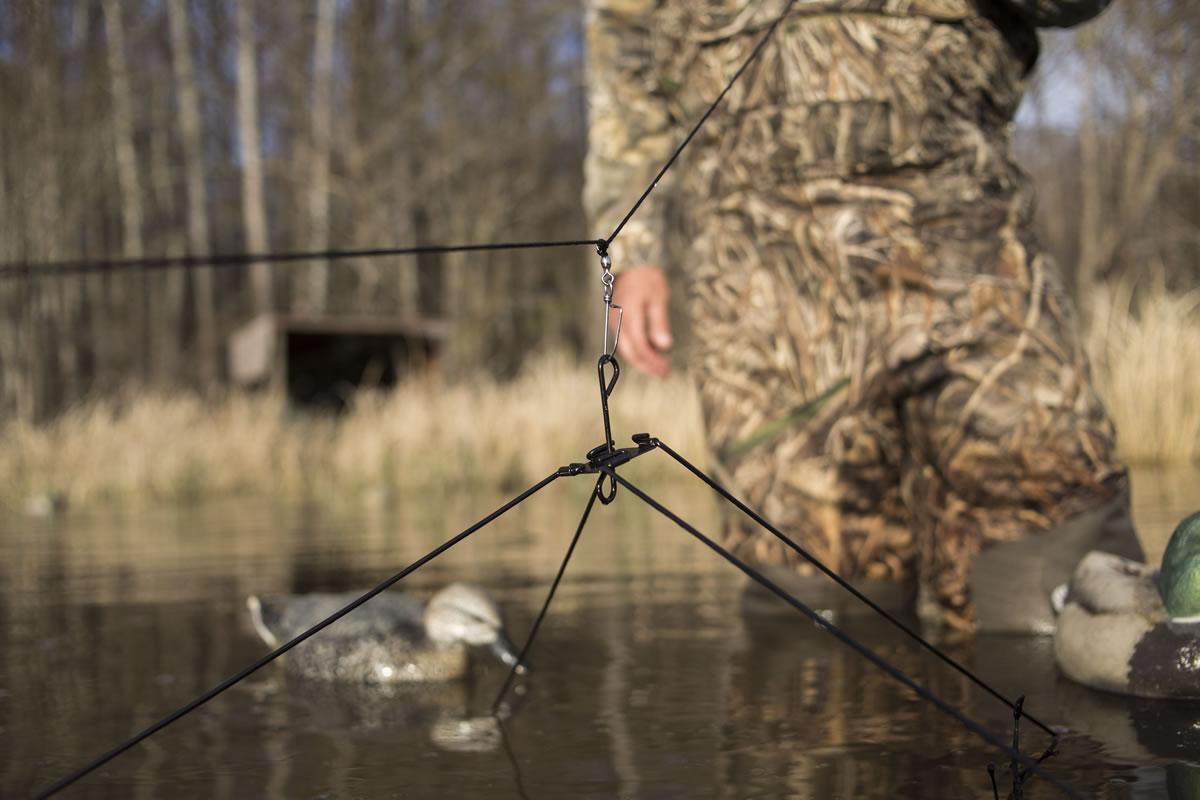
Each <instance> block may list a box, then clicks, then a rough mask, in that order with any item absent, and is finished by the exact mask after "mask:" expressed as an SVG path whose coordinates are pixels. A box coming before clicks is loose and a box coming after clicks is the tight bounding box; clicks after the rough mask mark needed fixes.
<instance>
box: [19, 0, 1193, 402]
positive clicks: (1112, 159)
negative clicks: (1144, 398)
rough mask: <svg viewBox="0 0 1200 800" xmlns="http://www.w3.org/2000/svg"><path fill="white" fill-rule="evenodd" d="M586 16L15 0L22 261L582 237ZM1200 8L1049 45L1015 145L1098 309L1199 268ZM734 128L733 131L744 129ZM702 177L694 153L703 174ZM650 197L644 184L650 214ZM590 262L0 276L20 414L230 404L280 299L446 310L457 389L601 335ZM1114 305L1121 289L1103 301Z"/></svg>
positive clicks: (381, 262)
mask: <svg viewBox="0 0 1200 800" xmlns="http://www.w3.org/2000/svg"><path fill="white" fill-rule="evenodd" d="M582 6H583V3H582V0H487V2H479V1H477V0H354V1H353V2H337V0H310V1H309V2H305V3H287V4H275V3H265V2H254V1H253V0H242V1H241V2H238V3H232V2H228V1H227V0H14V1H13V2H9V3H5V4H3V5H0V109H3V110H2V112H0V261H3V262H16V261H32V262H40V261H50V260H56V259H66V258H96V257H138V256H155V255H184V254H190V255H195V256H202V255H204V254H206V253H228V252H242V251H250V252H261V251H266V250H310V249H311V250H321V249H324V248H326V247H335V248H349V247H382V246H391V245H420V244H429V243H439V242H484V241H491V240H499V239H522V238H528V239H550V238H585V237H590V236H595V235H597V233H598V232H597V231H593V230H589V228H588V226H587V225H586V223H585V220H584V218H583V213H582V210H581V207H580V200H579V198H580V191H581V183H582V177H581V166H580V165H581V160H582V156H583V153H584V149H585V147H586V134H587V131H586V114H585V106H584V96H583V91H582V81H583V75H582V26H583V17H582V14H583V11H582ZM1198 28H1200V8H1198V7H1197V6H1196V4H1194V3H1190V2H1186V1H1185V0H1161V1H1156V2H1153V3H1136V4H1135V3H1132V2H1118V3H1116V4H1115V5H1114V7H1113V8H1112V9H1111V10H1110V11H1109V12H1108V13H1106V14H1105V15H1104V16H1103V17H1102V18H1101V19H1100V20H1099V21H1098V22H1097V23H1095V24H1094V25H1090V26H1087V27H1085V28H1083V29H1081V30H1079V31H1078V32H1073V33H1070V34H1063V35H1057V36H1054V37H1052V38H1050V39H1049V40H1048V41H1047V43H1046V48H1045V53H1044V58H1043V63H1042V77H1041V78H1040V79H1039V82H1038V83H1037V84H1035V86H1034V87H1033V88H1034V91H1033V93H1032V97H1031V102H1033V103H1035V104H1037V105H1040V107H1042V108H1045V107H1047V106H1055V105H1058V104H1061V103H1062V102H1063V97H1064V96H1066V97H1067V99H1068V100H1069V101H1071V102H1074V104H1075V105H1076V106H1077V112H1076V113H1074V114H1072V115H1069V116H1068V117H1067V119H1066V120H1065V121H1064V120H1063V119H1062V118H1061V117H1058V118H1055V119H1051V120H1049V121H1047V120H1048V117H1047V116H1046V115H1045V114H1038V113H1033V114H1030V115H1029V120H1030V122H1029V123H1028V124H1025V125H1024V126H1023V127H1022V128H1021V129H1020V131H1019V134H1018V144H1019V147H1018V154H1019V157H1020V159H1021V161H1022V163H1023V164H1024V165H1025V167H1026V168H1027V169H1028V170H1029V171H1030V172H1032V173H1033V174H1034V176H1035V177H1036V179H1037V182H1038V184H1039V193H1040V194H1039V196H1040V203H1039V220H1038V222H1039V225H1040V226H1041V229H1042V235H1043V237H1044V239H1045V241H1046V242H1047V244H1048V245H1049V247H1050V248H1051V250H1052V251H1053V252H1054V254H1055V255H1056V257H1057V258H1058V260H1059V261H1060V263H1061V264H1062V265H1063V268H1064V272H1065V273H1066V274H1067V276H1068V280H1069V285H1070V286H1071V287H1072V288H1073V290H1074V292H1075V293H1076V296H1077V299H1078V300H1079V302H1080V306H1081V309H1082V311H1083V314H1082V316H1083V317H1084V319H1085V320H1090V319H1092V317H1093V316H1094V315H1093V314H1092V311H1091V309H1092V305H1093V302H1092V300H1093V298H1094V297H1096V296H1098V295H1097V291H1098V289H1097V287H1098V286H1099V285H1100V284H1104V283H1106V284H1115V283H1118V282H1120V281H1122V280H1125V281H1129V280H1132V281H1133V282H1134V284H1135V289H1134V292H1135V294H1136V292H1137V291H1138V290H1137V289H1136V284H1138V281H1139V280H1140V279H1141V278H1142V277H1144V276H1149V275H1150V274H1151V272H1152V271H1155V270H1157V271H1160V272H1161V273H1162V274H1163V275H1165V276H1166V280H1167V283H1168V285H1169V287H1170V288H1171V290H1172V291H1174V292H1181V291H1187V290H1189V289H1192V288H1193V287H1195V286H1196V284H1197V278H1198V277H1200V267H1198V266H1197V265H1198V263H1200V262H1198V258H1197V256H1198V255H1200V201H1198V200H1197V198H1198V197H1200V150H1198V139H1197V134H1198V133H1200V113H1198V110H1197V104H1196V103H1195V101H1194V98H1195V97H1196V96H1197V95H1198V94H1200V92H1198V89H1200V58H1197V55H1198V53H1197V48H1198V47H1200V45H1197V44H1196V42H1197V34H1200V30H1198ZM714 124H720V119H719V115H718V117H717V118H716V119H714ZM683 168H686V163H684V164H683ZM640 188H641V187H630V196H631V200H632V199H633V197H635V196H636V194H637V192H638V191H639V190H640ZM592 266H594V264H593V263H592V261H591V260H590V254H588V253H587V252H585V251H530V252H516V253H494V254H469V255H448V256H443V257H432V256H431V257H422V258H415V259H399V258H396V259H375V260H361V261H357V262H340V263H339V264H337V265H331V264H326V263H321V262H309V263H303V264H296V265H287V266H275V267H268V266H265V265H257V266H254V267H250V268H237V269H227V270H213V269H205V268H193V269H188V270H172V271H162V272H146V273H123V274H119V275H103V274H97V275H89V276H86V277H69V278H53V279H45V280H3V281H0V314H3V319H2V321H0V417H7V418H14V419H20V420H23V421H26V422H34V421H39V420H46V419H49V418H51V417H53V416H54V415H55V414H56V413H58V412H60V411H61V410H62V409H64V408H66V407H68V406H70V405H71V404H74V403H77V402H79V401H81V400H84V399H87V398H91V397H105V396H112V395H114V394H115V393H118V392H122V391H126V390H128V389H130V388H131V387H132V388H134V389H137V388H149V389H155V390H164V389H170V390H173V389H189V390H200V391H209V390H212V389H214V388H217V387H220V386H221V385H222V384H223V383H224V381H225V379H226V375H225V370H226V364H225V360H224V348H225V344H226V340H227V337H228V336H229V334H230V332H231V331H232V330H234V329H236V328H237V327H238V326H239V325H242V324H244V323H245V322H246V321H247V320H249V319H250V318H251V317H252V316H253V315H254V314H255V313H257V312H262V311H271V310H274V311H305V312H312V313H346V312H349V311H353V312H355V313H360V314H377V315H401V316H404V315H407V316H428V317H443V318H446V319H448V320H449V321H450V323H451V326H450V330H451V331H452V334H451V339H450V341H449V342H448V343H447V347H446V352H445V354H444V360H443V372H445V373H446V374H449V375H456V374H457V375H463V374H468V373H472V372H475V371H478V370H483V371H486V372H488V373H490V374H492V375H493V376H499V377H504V376H508V375H511V374H513V373H514V372H515V371H516V370H517V369H518V367H519V366H520V364H521V362H522V359H523V356H524V354H525V353H526V352H528V351H530V350H538V349H547V348H550V347H553V348H559V349H565V350H566V351H568V352H575V353H579V352H582V351H583V350H584V349H585V347H584V346H585V344H587V345H589V346H592V345H594V337H595V331H594V330H593V328H594V326H595V323H596V317H597V314H595V313H593V312H594V311H595V309H594V306H593V304H594V302H595V300H596V292H597V291H598V290H597V285H596V284H595V281H594V276H593V274H592V273H591V272H590V271H589V270H590V268H591V267H592ZM1106 296H1107V295H1106Z"/></svg>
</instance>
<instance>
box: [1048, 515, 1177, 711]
mask: <svg viewBox="0 0 1200 800" xmlns="http://www.w3.org/2000/svg"><path fill="white" fill-rule="evenodd" d="M1052 602H1053V604H1054V606H1055V608H1056V609H1057V610H1058V629H1057V631H1056V633H1055V636H1054V655H1055V660H1056V661H1057V662H1058V666H1059V668H1060V669H1061V670H1062V672H1063V674H1065V675H1066V676H1067V677H1068V678H1070V679H1071V680H1073V681H1076V682H1077V683H1082V684H1084V685H1086V686H1090V687H1092V688H1094V689H1102V690H1105V691H1110V692H1118V693H1120V694H1131V695H1137V696H1139V697H1152V698H1200V513H1196V514H1192V515H1191V516H1189V517H1188V518H1186V519H1185V520H1183V522H1181V523H1179V526H1178V527H1177V528H1176V529H1175V532H1174V533H1173V534H1172V535H1171V540H1170V542H1169V543H1168V544H1167V549H1166V551H1165V552H1164V553H1163V561H1162V566H1161V567H1160V568H1159V569H1157V570H1156V569H1154V568H1153V567H1151V566H1149V565H1147V564H1142V563H1139V562H1136V561H1130V560H1128V559H1125V558H1121V557H1120V556H1114V555H1111V554H1109V553H1101V552H1096V551H1093V552H1091V553H1088V554H1087V555H1086V556H1085V557H1084V559H1083V561H1081V562H1080V563H1079V566H1078V567H1077V568H1076V569H1075V573H1074V575H1073V576H1072V578H1071V581H1070V583H1069V584H1067V585H1066V586H1063V587H1059V588H1058V589H1057V590H1055V593H1054V597H1053V598H1052Z"/></svg>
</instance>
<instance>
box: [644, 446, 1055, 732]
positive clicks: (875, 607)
mask: <svg viewBox="0 0 1200 800" xmlns="http://www.w3.org/2000/svg"><path fill="white" fill-rule="evenodd" d="M658 446H659V449H661V450H662V451H663V452H664V453H666V454H667V455H669V456H670V457H671V458H673V459H675V461H677V462H678V463H679V464H681V465H682V466H683V467H684V468H685V469H687V470H688V471H689V472H691V473H692V474H693V475H695V476H696V477H698V478H699V479H700V480H702V481H704V483H706V484H708V486H709V487H710V488H711V489H712V490H713V491H715V492H716V493H717V494H719V495H720V496H721V497H723V498H724V499H725V500H727V501H728V502H730V503H732V504H733V505H734V506H735V507H736V508H737V509H738V510H739V511H741V512H742V513H743V514H745V515H746V516H748V517H749V518H750V519H752V520H754V521H755V522H757V523H758V524H759V526H760V527H762V528H763V529H764V530H766V531H767V532H768V533H770V534H771V535H772V536H774V537H775V538H776V539H778V540H779V541H781V542H783V543H784V545H786V546H787V547H788V548H789V549H791V550H792V551H793V552H794V553H796V554H797V555H798V556H800V557H801V558H803V559H804V560H805V561H807V562H808V563H810V564H812V565H813V566H814V567H816V568H817V569H819V570H820V571H821V572H823V573H824V574H825V575H826V576H828V577H829V578H830V579H832V580H833V581H834V582H835V583H837V585H838V586H841V587H842V588H843V589H845V590H846V591H847V592H849V593H850V594H852V595H853V596H854V597H856V598H857V599H859V600H861V601H862V602H863V603H865V604H866V605H867V606H868V607H869V608H870V609H871V610H872V611H874V612H875V613H877V614H879V616H881V617H883V618H884V619H886V620H887V621H888V622H890V623H892V625H894V626H896V627H897V628H899V629H900V630H901V631H903V632H904V633H906V634H908V636H910V637H911V638H912V639H913V641H915V642H917V644H919V645H921V647H923V648H925V649H926V650H928V651H929V652H930V653H933V655H935V656H937V657H938V658H939V659H941V660H942V662H943V663H945V664H946V665H948V666H950V667H952V668H953V669H954V670H956V671H957V672H959V673H960V674H961V675H963V676H964V677H966V678H967V679H968V680H970V681H971V682H972V683H974V684H975V685H976V686H978V687H979V688H981V689H983V690H984V691H985V692H987V693H988V694H990V695H991V696H992V697H994V698H996V699H997V700H999V701H1000V702H1002V703H1004V704H1005V705H1006V706H1008V707H1009V708H1010V709H1012V710H1013V711H1014V712H1016V711H1017V710H1018V708H1017V704H1016V703H1015V702H1014V701H1012V700H1009V699H1008V698H1007V697H1005V696H1004V695H1003V694H1001V693H1000V691H999V690H997V689H995V688H993V687H992V685H991V684H989V683H988V682H987V681H985V680H984V679H983V678H980V677H979V676H978V675H976V674H975V673H974V672H972V671H971V670H969V669H967V668H966V667H964V666H963V665H962V664H960V663H959V662H958V661H956V660H955V659H954V658H952V657H950V656H949V655H947V654H946V653H944V652H943V651H942V650H941V649H940V648H939V647H938V646H937V645H935V644H933V643H932V642H930V641H929V640H927V639H925V638H924V637H923V636H921V634H919V633H917V632H916V631H914V630H913V629H912V628H910V627H909V626H908V625H905V624H904V622H903V621H902V620H900V619H898V618H897V617H896V616H895V615H893V614H890V613H888V611H887V610H886V609H884V608H882V607H881V606H880V605H879V604H878V603H876V602H875V601H874V600H872V599H871V598H869V597H867V596H866V595H865V594H863V593H862V592H861V591H859V590H858V589H856V588H855V587H854V585H853V584H852V583H850V582H849V581H847V580H846V579H845V578H843V577H842V576H841V575H839V574H837V573H836V572H834V571H833V570H832V569H831V568H830V567H828V566H827V565H826V564H825V563H824V562H823V561H821V560H820V559H819V558H817V557H816V556H814V555H813V554H812V553H810V552H808V550H807V549H805V548H804V547H802V546H801V545H800V544H798V543H797V542H796V541H795V540H793V539H792V538H791V537H789V536H788V535H787V534H785V533H784V532H783V531H781V530H779V529H778V528H776V527H775V526H774V525H772V524H771V523H770V522H769V521H768V520H767V519H766V518H765V517H763V516H762V515H761V514H759V513H758V512H757V511H755V510H754V509H752V508H750V506H748V505H746V504H745V503H743V502H742V501H741V500H739V499H738V498H737V497H735V496H734V495H733V494H732V493H730V492H729V490H727V489H726V488H725V487H724V486H722V485H721V484H719V483H717V482H716V481H715V480H713V479H712V478H711V477H709V476H708V475H706V474H705V473H704V472H703V471H701V470H700V469H699V468H697V467H696V466H694V465H693V464H692V463H691V462H690V461H688V460H687V459H686V458H684V457H683V456H681V455H679V453H676V452H675V451H674V450H672V449H671V448H670V447H669V446H668V445H667V444H665V443H664V442H662V441H658ZM1019 713H1020V714H1021V716H1023V717H1024V718H1025V719H1027V720H1029V721H1030V722H1032V723H1033V724H1034V725H1037V726H1038V727H1039V728H1041V729H1042V730H1043V731H1045V732H1046V733H1048V734H1049V735H1050V736H1052V737H1055V738H1057V737H1058V734H1057V733H1055V732H1054V730H1053V729H1052V728H1051V727H1050V726H1049V725H1047V724H1046V723H1044V722H1042V721H1041V720H1039V719H1038V718H1037V717H1035V716H1033V715H1032V714H1030V713H1029V712H1028V711H1024V710H1023V709H1022V710H1021V711H1020V712H1019Z"/></svg>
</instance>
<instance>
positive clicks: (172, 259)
mask: <svg viewBox="0 0 1200 800" xmlns="http://www.w3.org/2000/svg"><path fill="white" fill-rule="evenodd" d="M602 242H603V240H602V239H564V240H561V241H543V242H492V243H485V244H435V245H426V246H421V247H374V248H366V249H359V250H314V251H306V252H279V253H275V252H268V253H226V254H217V255H209V256H160V257H151V258H116V259H102V260H95V261H91V260H84V259H80V260H71V261H43V262H36V261H18V262H13V263H9V264H0V279H2V278H29V277H39V278H40V277H58V276H62V275H83V274H88V273H93V272H130V271H137V270H141V271H147V272H149V271H154V270H164V269H181V268H187V267H241V266H248V265H250V264H288V263H294V262H303V261H343V260H346V259H350V258H385V257H388V256H420V255H436V254H442V253H479V252H488V251H494V250H538V249H546V248H552V247H599V246H600V244H601V243H602Z"/></svg>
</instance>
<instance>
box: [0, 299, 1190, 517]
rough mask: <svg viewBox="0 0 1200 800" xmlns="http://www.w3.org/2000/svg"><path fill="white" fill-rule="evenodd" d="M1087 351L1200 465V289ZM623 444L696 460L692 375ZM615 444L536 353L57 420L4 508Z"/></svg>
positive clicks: (1136, 445)
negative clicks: (513, 361) (347, 387)
mask: <svg viewBox="0 0 1200 800" xmlns="http://www.w3.org/2000/svg"><path fill="white" fill-rule="evenodd" d="M1091 308H1092V323H1091V325H1090V327H1089V330H1088V332H1087V336H1086V341H1087V345H1088V350H1089V354H1090V356H1091V359H1092V368H1093V377H1094V379H1095V383H1096V388H1097V391H1098V392H1099V393H1100V395H1101V397H1102V398H1103V399H1104V401H1105V403H1106V405H1107V407H1108V409H1109V412H1110V413H1111V415H1112V417H1113V419H1114V420H1115V422H1116V424H1117V430H1118V433H1119V441H1120V448H1121V453H1122V456H1123V458H1124V459H1126V460H1128V461H1130V462H1133V463H1138V464H1144V463H1188V462H1197V461H1200V369H1197V365H1200V290H1196V291H1191V292H1188V293H1184V294H1172V293H1171V292H1169V291H1168V289H1167V288H1166V286H1165V284H1164V282H1163V281H1162V280H1161V279H1158V280H1153V281H1150V282H1149V284H1148V285H1145V286H1141V287H1135V286H1134V285H1132V284H1130V283H1119V284H1114V285H1112V286H1107V287H1102V288H1098V289H1097V290H1096V292H1095V295H1094V297H1093V301H1092V306H1091ZM612 413H613V424H614V428H615V435H616V436H617V437H618V439H619V441H618V444H627V443H628V436H629V435H630V434H632V433H634V432H636V431H638V430H649V431H651V432H653V433H654V434H656V435H658V436H661V437H662V438H663V439H665V440H667V441H669V442H671V443H672V444H673V445H674V446H675V447H676V448H677V449H679V450H681V451H683V452H686V453H689V454H691V455H693V456H695V457H696V458H697V459H702V456H703V454H704V453H705V452H706V449H705V444H704V437H703V430H702V424H701V419H700V410H699V403H698V400H697V397H696V393H695V391H694V389H693V387H692V386H691V383H690V382H689V381H688V379H687V378H686V377H684V376H678V375H677V376H674V377H672V378H670V379H668V380H666V381H662V382H659V381H653V380H651V379H648V378H644V377H642V376H640V375H637V374H634V372H633V370H627V371H626V373H625V375H624V376H623V377H622V379H621V383H620V386H619V387H618V388H617V391H616V393H615V394H614V396H613V401H612ZM602 438H603V431H602V428H601V425H600V408H599V398H598V395H597V385H596V375H595V371H594V368H593V367H591V365H590V364H588V363H587V362H586V361H584V362H579V361H572V360H569V359H567V358H566V357H563V356H555V355H549V356H542V357H539V358H535V359H532V360H531V362H530V364H529V365H528V367H527V368H526V369H525V370H524V371H523V372H522V373H521V374H520V375H519V376H518V377H517V378H516V379H515V380H513V381H509V382H504V383H501V382H497V381H496V380H494V379H491V378H485V377H480V378H477V379H474V380H467V381H463V382H460V383H456V384H452V385H446V384H442V383H439V382H435V381H430V380H413V381H410V382H408V383H404V384H402V385H400V386H398V387H396V388H395V389H393V390H391V391H388V392H363V393H360V394H359V395H358V396H357V397H356V398H355V400H354V405H353V408H352V409H351V410H350V411H349V412H348V413H346V414H344V415H343V416H341V417H337V418H331V417H324V416H312V415H298V414H294V413H290V412H289V411H288V409H287V408H286V404H285V402H284V400H283V398H282V397H280V396H279V395H277V394H253V395H246V394H237V393H229V394H226V395H224V396H221V397H218V398H215V399H214V398H208V399H203V398H200V397H196V396H192V395H182V394H180V395H163V394H138V395H133V396H130V397H127V398H125V399H122V400H103V401H96V402H92V403H89V404H86V405H83V406H80V407H78V408H75V409H72V410H70V411H68V412H67V413H65V414H63V415H62V416H60V417H59V418H58V419H56V420H55V421H53V422H52V423H50V424H48V425H43V426H32V425H28V424H23V423H17V422H10V423H8V424H7V425H6V426H4V427H3V428H0V504H3V505H6V506H9V507H13V506H14V505H18V504H24V503H26V502H28V500H29V498H31V497H32V498H46V497H53V498H59V497H61V498H63V499H65V500H66V501H67V502H68V503H70V504H72V505H86V504H88V503H91V502H95V501H113V500H151V501H153V500H180V499H191V498H199V497H205V496H209V495H214V494H231V493H275V494H283V495H289V496H295V495H297V494H300V495H304V496H310V497H316V498H319V499H324V498H334V497H353V496H355V495H358V494H361V493H364V492H375V491H380V490H382V491H385V492H386V491H390V490H413V489H422V488H433V487H437V486H447V485H454V484H478V485H486V486H492V487H495V486H499V487H504V488H506V489H507V488H519V487H523V486H526V485H528V484H529V483H532V482H533V481H535V480H537V479H539V478H541V477H543V476H544V475H545V474H547V473H548V472H550V471H551V470H552V469H554V468H555V467H557V466H559V465H560V464H563V463H566V462H569V461H572V460H581V459H582V458H583V454H584V453H585V452H586V451H587V450H588V449H589V448H590V447H592V446H593V445H595V444H598V443H599V442H600V441H601V439H602Z"/></svg>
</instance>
